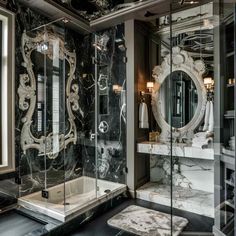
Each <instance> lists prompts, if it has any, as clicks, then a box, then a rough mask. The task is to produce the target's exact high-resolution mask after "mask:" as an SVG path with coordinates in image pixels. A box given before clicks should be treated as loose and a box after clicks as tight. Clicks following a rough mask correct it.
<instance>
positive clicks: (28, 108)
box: [18, 32, 79, 159]
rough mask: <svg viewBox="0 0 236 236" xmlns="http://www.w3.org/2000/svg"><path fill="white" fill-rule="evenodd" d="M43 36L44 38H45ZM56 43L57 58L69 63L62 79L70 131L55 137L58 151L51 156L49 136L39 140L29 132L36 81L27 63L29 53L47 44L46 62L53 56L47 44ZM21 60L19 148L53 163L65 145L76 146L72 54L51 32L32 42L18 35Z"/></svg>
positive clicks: (75, 96) (75, 84)
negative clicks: (57, 138)
mask: <svg viewBox="0 0 236 236" xmlns="http://www.w3.org/2000/svg"><path fill="white" fill-rule="evenodd" d="M45 34H46V36H45ZM58 39H59V58H60V59H61V60H66V61H67V62H68V63H69V72H68V73H65V76H67V78H66V81H67V82H66V91H65V92H66V109H67V112H68V121H69V124H70V128H69V130H68V133H67V134H59V149H58V152H57V153H55V152H54V151H53V138H54V137H53V136H54V134H53V133H49V134H48V135H47V136H46V137H45V136H41V137H39V138H36V137H35V136H34V134H33V133H32V131H31V124H32V116H33V114H34V111H35V106H36V80H35V74H34V71H33V66H34V64H33V62H32V61H31V53H32V52H33V51H34V50H36V49H37V47H38V46H40V45H42V44H45V45H46V44H47V45H48V46H49V47H48V51H47V52H46V53H45V54H46V55H47V56H48V57H49V58H52V57H53V52H52V50H50V44H52V42H53V41H55V40H58ZM21 46H22V56H23V59H24V62H23V64H22V65H23V66H24V67H25V68H26V70H27V73H26V74H21V75H20V85H19V87H18V95H19V108H20V109H21V110H22V111H25V112H26V114H25V116H24V117H23V118H22V122H23V127H22V130H21V148H22V150H23V152H24V153H26V150H27V149H37V150H38V152H39V153H38V155H42V156H44V155H47V156H48V158H49V159H55V158H56V157H57V156H58V154H59V152H60V151H61V150H63V149H66V147H67V145H68V144H69V143H74V144H76V142H77V130H76V124H75V116H74V115H73V111H77V110H78V109H79V95H78V91H79V87H78V84H77V83H75V69H76V53H75V52H69V51H68V50H67V49H66V48H65V46H64V41H63V40H62V39H61V38H60V37H59V36H58V35H57V34H55V33H53V32H40V33H38V34H37V35H36V37H34V38H32V37H30V36H28V35H27V33H26V32H24V33H23V34H22V39H21Z"/></svg>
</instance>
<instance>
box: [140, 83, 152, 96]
mask: <svg viewBox="0 0 236 236" xmlns="http://www.w3.org/2000/svg"><path fill="white" fill-rule="evenodd" d="M146 88H147V90H148V92H145V91H140V96H143V95H145V94H149V95H151V94H152V90H153V88H154V83H153V82H151V81H148V82H147V85H146Z"/></svg>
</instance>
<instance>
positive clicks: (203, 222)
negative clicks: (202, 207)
mask: <svg viewBox="0 0 236 236" xmlns="http://www.w3.org/2000/svg"><path fill="white" fill-rule="evenodd" d="M130 205H137V206H142V207H145V208H148V209H152V210H156V211H161V212H163V213H167V214H170V212H171V210H170V208H169V207H167V206H163V205H159V204H155V203H152V202H148V201H143V200H140V199H126V200H124V201H123V202H122V203H120V204H119V205H118V206H116V207H114V208H113V209H110V210H109V211H107V212H106V213H104V214H99V215H98V216H97V217H96V218H95V219H94V220H91V221H90V222H88V223H87V224H84V225H83V226H80V227H78V228H77V230H74V231H73V232H72V233H70V234H67V235H68V236H69V235H73V236H115V235H117V236H118V235H122V236H132V235H133V234H131V233H128V232H125V231H124V230H119V229H116V228H114V227H110V226H109V225H108V224H107V221H108V220H109V219H110V218H111V217H113V216H114V215H116V214H118V213H119V212H121V211H122V210H124V209H125V208H126V207H128V206H130ZM173 214H174V215H176V216H180V217H184V218H186V219H187V220H188V221H189V223H188V224H187V226H186V227H185V228H184V231H183V233H184V235H192V234H193V233H195V232H199V233H202V235H211V234H210V232H212V226H213V224H214V220H213V219H211V218H208V217H205V216H200V215H197V214H193V213H190V212H186V211H182V210H178V209H173ZM212 236H213V235H212Z"/></svg>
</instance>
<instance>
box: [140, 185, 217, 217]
mask: <svg viewBox="0 0 236 236" xmlns="http://www.w3.org/2000/svg"><path fill="white" fill-rule="evenodd" d="M172 191H173V192H172V193H171V188H170V185H160V184H157V183H151V182H149V183H147V184H145V185H143V186H142V187H140V188H139V189H138V190H137V191H136V193H137V198H139V199H142V200H146V201H150V202H154V203H158V204H161V205H165V206H170V205H171V197H172V201H173V202H172V203H173V207H174V208H177V209H181V210H185V211H189V212H193V213H196V214H200V215H204V216H208V217H212V218H213V217H214V194H213V193H210V192H205V191H201V190H194V189H190V188H183V187H179V186H173V188H172Z"/></svg>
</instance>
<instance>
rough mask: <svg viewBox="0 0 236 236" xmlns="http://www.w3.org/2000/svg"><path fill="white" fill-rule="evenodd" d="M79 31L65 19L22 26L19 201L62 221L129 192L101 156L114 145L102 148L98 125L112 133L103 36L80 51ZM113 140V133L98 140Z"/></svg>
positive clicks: (93, 37)
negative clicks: (109, 174)
mask: <svg viewBox="0 0 236 236" xmlns="http://www.w3.org/2000/svg"><path fill="white" fill-rule="evenodd" d="M74 34H75V33H74ZM73 37H74V39H75V37H79V36H78V35H73V34H72V32H71V31H70V30H69V29H67V28H66V21H65V20H64V19H60V20H58V21H56V22H53V23H50V24H47V25H43V26H42V27H39V28H37V29H34V30H32V31H30V32H24V33H23V35H22V56H23V65H24V69H25V70H24V73H22V74H21V76H20V86H19V88H18V94H19V97H20V104H19V106H20V109H21V110H22V111H23V113H24V115H23V118H22V130H21V151H22V152H21V153H20V156H21V159H20V164H19V176H18V180H19V184H20V198H19V199H18V203H19V205H21V206H24V207H26V208H29V209H31V210H34V211H37V212H40V213H42V214H46V215H48V216H50V217H53V218H55V219H57V220H60V221H66V220H68V219H71V218H72V217H75V216H76V215H79V214H82V213H84V212H85V211H87V210H90V209H91V208H93V207H95V206H97V205H98V204H101V203H103V202H104V201H107V200H108V199H110V198H111V197H114V196H116V195H118V194H120V193H122V192H124V191H125V190H126V185H125V182H124V180H125V178H124V180H123V183H121V184H119V183H118V182H120V179H119V178H118V179H114V178H113V179H106V175H105V174H104V173H105V171H108V170H106V169H104V168H106V166H105V165H104V162H105V161H106V160H104V159H102V158H100V159H99V158H98V157H99V156H103V153H104V151H106V150H107V149H109V148H107V146H106V145H104V147H100V148H99V147H98V134H99V131H98V129H99V130H100V133H105V134H109V125H108V122H106V121H101V122H100V121H99V118H100V117H101V114H105V112H106V109H108V108H109V103H107V100H108V99H109V92H110V93H111V91H110V90H109V86H111V83H110V82H109V78H110V77H109V76H110V75H109V73H107V74H105V73H102V72H100V70H101V69H100V67H99V64H98V63H102V59H101V58H100V59H99V53H101V52H98V48H99V43H100V42H99V41H98V36H97V35H95V34H89V35H87V36H86V40H84V41H83V43H84V42H85V41H87V46H88V47H87V49H84V51H82V52H81V51H79V50H80V48H79V47H78V45H77V44H75V41H73V40H71V38H73ZM80 37H81V36H80ZM85 50H87V51H85ZM100 51H101V50H100ZM82 58H83V59H84V61H83V60H82ZM98 59H99V60H100V61H99V62H98ZM102 66H103V67H104V65H102ZM103 67H102V68H103ZM106 76H107V77H106ZM98 82H99V83H98ZM102 86H103V87H102ZM106 86H107V87H106ZM122 90H123V89H122ZM123 91H124V92H125V90H123ZM99 94H100V96H99ZM124 96H125V94H124ZM98 97H99V98H100V100H101V101H100V106H99V107H100V113H99V109H98ZM123 99H124V98H123ZM124 102H125V101H124ZM104 104H105V105H104ZM123 112H124V111H123ZM124 114H125V113H122V115H124ZM98 121H99V122H100V124H98ZM107 140H109V136H108V137H101V138H100V140H99V141H100V142H103V143H104V142H107ZM120 141H121V140H118V143H120ZM116 150H117V149H114V150H111V151H114V152H115V151H116ZM108 151H110V149H109V150H108ZM107 156H109V157H111V158H112V155H107ZM122 157H124V156H122ZM99 160H100V161H99ZM106 163H107V162H106ZM106 163H105V164H106ZM108 169H109V166H108ZM98 171H99V175H98ZM98 177H99V178H98ZM108 180H109V181H108Z"/></svg>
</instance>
